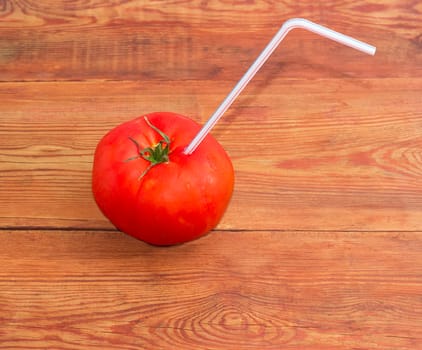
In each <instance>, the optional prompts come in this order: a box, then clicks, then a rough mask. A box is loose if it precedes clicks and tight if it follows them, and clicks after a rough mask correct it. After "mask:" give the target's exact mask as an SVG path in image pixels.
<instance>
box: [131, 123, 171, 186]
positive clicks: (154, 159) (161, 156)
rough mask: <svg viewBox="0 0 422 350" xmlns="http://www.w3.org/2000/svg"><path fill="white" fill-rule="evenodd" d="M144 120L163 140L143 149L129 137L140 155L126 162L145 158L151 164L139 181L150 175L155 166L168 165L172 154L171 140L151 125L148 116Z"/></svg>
mask: <svg viewBox="0 0 422 350" xmlns="http://www.w3.org/2000/svg"><path fill="white" fill-rule="evenodd" d="M144 119H145V122H146V123H147V124H148V126H149V127H150V128H151V129H153V130H154V131H155V132H157V133H158V134H159V135H160V136H161V137H162V138H163V139H162V140H160V141H159V142H158V143H157V144H155V145H153V146H150V147H145V148H143V149H141V146H140V145H139V143H138V141H136V140H135V139H134V138H132V137H130V136H129V140H130V141H132V142H133V143H134V145H135V146H136V150H137V153H138V155H137V156H135V157H131V158H129V159H127V160H126V162H129V161H132V160H135V159H139V158H143V159H145V160H147V161H149V162H150V164H149V166H148V167H147V168H146V169H145V170H144V171H143V172H142V174H141V175H140V176H139V178H138V180H140V179H142V178H143V177H144V176H145V175H146V174H147V173H148V171H150V170H151V168H152V167H153V166H155V165H157V164H161V163H168V162H169V153H170V142H171V141H170V138H169V137H168V136H167V135H166V134H165V133H164V132H163V131H161V130H160V129H158V128H157V127H156V126H155V125H153V124H151V122H150V121H149V119H148V118H147V116H144Z"/></svg>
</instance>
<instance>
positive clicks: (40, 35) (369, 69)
mask: <svg viewBox="0 0 422 350" xmlns="http://www.w3.org/2000/svg"><path fill="white" fill-rule="evenodd" d="M0 15H1V22H0V30H1V32H2V38H1V39H0V64H1V67H2V69H1V72H0V80H1V81H11V80H14V81H21V80H38V81H46V80H81V79H117V80H150V79H155V80H164V81H168V80H210V79H218V80H220V81H221V80H233V79H235V80H237V79H238V78H240V76H241V75H242V74H243V72H244V70H245V69H246V68H247V67H248V66H249V65H250V63H251V62H252V61H253V59H254V58H255V57H256V56H257V55H258V53H259V52H260V50H261V49H262V48H263V47H264V46H265V45H266V44H267V43H268V41H269V40H270V38H271V37H272V36H273V34H275V32H276V31H277V30H278V28H279V27H280V26H281V24H282V23H283V22H284V21H285V20H287V19H288V18H290V17H296V16H298V15H300V16H302V17H305V18H309V19H311V20H314V21H316V22H320V23H321V24H324V25H327V26H330V27H333V29H336V30H338V31H342V32H345V33H346V34H349V35H351V36H355V37H357V38H359V39H361V40H366V41H368V42H371V43H373V44H374V45H376V46H377V47H378V50H379V54H378V55H377V58H376V59H374V60H364V59H362V54H361V53H358V52H356V51H354V50H351V49H349V48H345V47H342V46H340V45H338V44H336V43H333V42H329V41H328V40H326V39H322V38H318V37H316V36H315V35H314V34H309V33H306V32H304V31H294V32H292V33H291V34H289V37H288V38H287V39H286V41H285V42H283V48H282V49H280V51H278V52H277V53H276V54H275V55H274V57H273V58H272V59H271V62H270V63H269V65H271V66H272V67H273V68H274V69H277V70H278V71H279V72H281V73H282V74H283V75H284V76H285V77H308V78H309V77H325V76H327V74H333V75H337V76H342V75H352V76H360V77H362V78H366V77H374V76H378V77H392V76H394V77H400V76H403V75H406V76H414V75H415V73H416V72H417V75H419V76H420V73H421V65H420V64H419V62H420V61H421V59H422V55H421V45H420V32H421V22H420V17H421V9H420V6H416V5H415V4H414V2H413V1H411V0H404V1H394V2H389V3H388V4H368V3H367V1H364V0H360V1H354V2H353V3H350V2H349V1H336V4H335V5H330V4H324V6H314V4H313V2H311V1H307V2H300V3H297V2H294V1H283V2H280V1H265V2H262V1H261V2H256V3H254V4H251V3H248V2H245V3H243V2H238V3H236V4H233V3H232V2H222V1H217V2H209V1H206V2H203V1H196V0H195V1H194V0H191V1H181V2H180V1H178V2H173V3H172V2H166V3H161V2H160V3H159V4H158V3H154V2H151V3H150V2H134V1H115V2H111V3H110V2H104V1H103V2H101V1H85V2H73V3H72V5H68V4H65V5H63V4H62V3H57V4H50V3H48V5H47V4H42V3H36V4H35V3H34V2H27V1H26V2H24V1H22V2H17V3H12V2H7V3H5V4H4V6H3V8H2V10H1V12H0ZM403 23H405V25H403ZM334 55H335V56H336V57H337V58H336V59H333V56H334Z"/></svg>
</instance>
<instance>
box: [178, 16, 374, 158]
mask: <svg viewBox="0 0 422 350" xmlns="http://www.w3.org/2000/svg"><path fill="white" fill-rule="evenodd" d="M295 28H302V29H306V30H309V31H311V32H313V33H316V34H319V35H321V36H323V37H326V38H328V39H331V40H334V41H337V42H338V43H340V44H343V45H346V46H349V47H351V48H354V49H356V50H359V51H362V52H364V53H366V54H368V55H374V54H375V51H376V48H375V47H374V46H372V45H369V44H366V43H364V42H362V41H359V40H356V39H354V38H352V37H350V36H347V35H344V34H341V33H339V32H336V31H334V30H332V29H329V28H327V27H324V26H321V25H319V24H317V23H314V22H311V21H308V20H306V19H304V18H291V19H289V20H287V21H286V22H284V24H283V25H282V26H281V28H280V30H279V31H278V32H277V33H276V34H275V35H274V37H273V38H272V39H271V41H270V42H269V44H268V45H267V46H266V47H265V49H264V50H263V51H262V52H261V54H260V55H259V56H258V58H257V59H256V60H255V62H254V63H253V64H252V65H251V66H250V68H249V69H248V71H247V72H246V73H245V75H244V76H243V77H242V78H241V79H240V80H239V82H238V83H237V84H236V86H235V87H234V88H233V90H232V91H231V92H230V93H229V94H228V95H227V97H226V98H225V100H224V101H223V102H222V103H221V105H220V106H219V107H218V108H217V109H216V111H215V112H214V114H213V115H212V116H211V117H210V118H209V119H208V121H207V122H206V123H205V124H204V126H203V127H202V129H201V130H200V131H199V132H198V134H197V135H196V136H195V137H194V138H193V139H192V141H191V142H190V144H189V145H188V146H187V147H186V148H185V150H184V151H183V153H184V154H186V155H189V154H192V153H193V152H194V151H195V150H196V148H197V147H198V146H199V144H200V143H201V142H202V141H203V139H204V138H205V136H207V134H208V133H209V132H210V130H211V129H212V128H213V127H214V125H215V124H216V123H217V122H218V120H219V119H220V118H221V116H222V115H223V114H224V113H225V112H226V111H227V109H228V108H229V107H230V106H231V104H232V103H233V102H234V100H235V99H236V98H237V97H238V96H239V94H240V93H241V92H242V90H243V89H244V88H245V86H246V85H247V84H248V83H249V81H250V80H251V79H252V78H253V77H254V75H255V74H256V73H257V72H258V70H259V69H260V68H261V67H262V65H263V64H264V63H265V61H267V59H268V58H269V57H270V55H271V54H272V53H273V52H274V50H275V49H276V48H277V46H278V45H279V44H280V43H281V41H282V40H283V39H284V38H285V36H286V35H287V33H288V32H290V31H291V30H292V29H295Z"/></svg>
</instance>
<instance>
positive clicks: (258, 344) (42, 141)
mask: <svg viewBox="0 0 422 350" xmlns="http://www.w3.org/2000/svg"><path fill="white" fill-rule="evenodd" d="M291 17H304V18H308V19H310V20H313V21H315V22H318V23H321V24H323V25H326V26H328V27H331V28H333V29H335V30H338V31H340V32H343V33H345V34H348V35H351V36H354V37H356V38H358V39H361V40H364V41H366V42H369V43H370V44H373V45H375V46H377V49H378V51H377V54H376V55H375V56H374V57H371V56H367V55H364V54H362V53H360V52H357V51H355V50H352V49H350V48H347V47H344V46H341V45H339V44H336V43H334V42H331V41H328V40H326V39H324V38H321V37H318V36H316V35H315V34H311V33H309V32H306V31H304V30H295V31H293V32H291V33H290V34H289V35H288V37H287V38H286V39H285V41H284V42H283V44H282V45H281V47H280V48H279V49H278V50H277V51H276V52H275V53H274V54H273V56H271V58H270V60H269V61H268V62H267V64H265V66H264V67H263V69H262V70H261V71H260V72H259V73H258V75H257V76H256V77H255V79H254V80H253V81H252V82H251V83H250V84H249V85H248V87H247V88H246V90H245V91H244V92H243V93H242V95H241V96H240V97H239V98H238V99H237V100H236V102H235V104H234V105H233V106H232V107H231V108H230V110H229V111H228V112H227V113H226V114H225V116H224V118H223V119H222V120H221V122H219V124H218V125H217V127H216V128H215V129H214V130H213V135H214V136H215V137H216V138H217V139H218V140H219V141H220V142H221V144H222V145H223V146H224V147H225V149H226V150H227V152H228V153H229V154H230V156H231V158H232V160H233V164H234V167H235V170H236V186H235V192H234V195H233V198H232V201H231V203H230V207H229V209H228V210H227V212H226V214H225V216H224V218H223V220H222V221H221V223H220V225H219V226H218V227H217V229H216V230H215V231H214V232H212V233H211V234H209V235H207V236H206V237H204V238H201V239H199V240H196V241H194V242H191V243H188V244H184V245H180V246H175V247H170V248H156V247H153V246H149V245H147V244H145V243H143V242H141V241H137V240H135V239H133V238H131V237H129V236H126V235H125V234H123V233H120V232H118V231H116V230H115V229H114V228H113V226H112V225H111V224H110V223H109V222H108V221H107V220H106V219H105V218H104V217H103V216H102V215H101V213H100V211H99V210H98V209H97V207H96V205H95V203H94V200H93V197H92V194H91V188H90V181H91V167H92V157H93V151H94V149H95V146H96V144H97V142H98V140H99V139H100V138H101V136H102V135H104V134H105V133H106V132H107V131H108V130H109V129H111V128H112V127H114V126H115V125H118V124H120V123H121V122H123V121H126V120H130V119H132V118H134V117H136V116H138V115H141V114H144V113H148V112H152V111H161V110H165V111H173V112H178V113H181V114H185V115H188V116H190V117H191V118H193V119H195V120H197V121H198V122H200V123H203V122H205V121H206V120H207V118H208V117H209V116H210V115H211V114H212V112H213V111H214V109H215V108H216V107H217V106H218V105H219V104H220V102H221V101H222V100H223V98H224V97H225V96H226V95H227V93H228V92H229V91H230V90H231V88H232V87H233V86H234V84H235V83H236V82H237V80H238V79H239V78H240V77H241V76H242V75H243V73H244V72H245V71H246V69H247V68H248V67H249V65H250V64H251V63H252V62H253V60H254V59H255V58H256V56H257V55H258V54H259V53H260V51H261V50H262V49H263V47H264V46H265V45H266V44H267V42H268V41H269V40H270V39H271V37H272V36H273V34H274V33H275V32H276V31H277V30H278V28H279V27H280V25H281V24H282V23H283V22H284V21H285V20H287V19H288V18H291ZM421 18H422V4H421V3H420V2H414V1H410V0H403V1H385V2H384V3H382V2H368V1H352V2H347V1H339V2H315V1H301V2H296V1H293V0H292V1H290V0H289V1H250V2H247V1H245V2H241V1H184V2H176V1H175V2H173V1H58V2H54V1H49V2H43V1H39V2H37V1H16V0H3V1H0V31H1V35H0V66H1V70H0V230H1V232H0V348H1V349H28V350H30V349H66V350H67V349H72V350H73V349H83V350H87V349H154V350H155V349H260V350H266V349H295V350H300V349H307V350H315V349H332V350H334V349H336V350H338V349H385V350H386V349H394V350H396V349H409V350H410V349H412V350H416V349H422V335H421V334H422V332H421V329H422V98H421V95H422V22H421Z"/></svg>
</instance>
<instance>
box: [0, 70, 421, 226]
mask: <svg viewBox="0 0 422 350" xmlns="http://www.w3.org/2000/svg"><path fill="white" fill-rule="evenodd" d="M222 90H224V87H221V84H220V83H219V82H206V83H199V82H191V83H190V84H185V83H183V82H169V83H167V84H166V87H165V88H164V87H163V84H162V83H160V82H153V83H150V84H149V86H148V90H147V91H145V89H144V88H143V83H140V82H97V81H90V82H74V83H69V82H68V83H65V84H62V83H56V82H45V83H35V82H33V83H3V84H1V85H0V95H1V96H2V97H3V98H2V118H4V119H3V120H4V121H5V122H4V123H1V124H0V149H1V152H0V164H1V167H2V171H1V173H0V177H1V182H0V189H1V190H0V217H1V218H2V221H3V225H4V226H6V227H15V226H19V227H67V228H72V227H73V228H75V227H77V228H97V229H108V228H111V226H110V225H109V224H108V222H107V220H105V219H104V218H103V217H102V215H101V214H100V213H99V211H98V209H97V208H96V206H95V203H94V201H93V198H92V194H91V187H90V171H91V166H92V156H93V151H94V149H95V146H96V143H97V142H98V140H99V139H100V138H101V137H102V136H103V135H104V134H105V133H106V132H107V131H108V130H109V129H111V128H112V127H114V126H115V125H118V124H119V123H121V122H123V121H125V120H129V119H131V118H133V117H135V116H137V115H140V114H141V113H145V112H151V111H155V110H170V111H176V112H179V113H183V114H186V115H188V116H191V117H192V118H194V119H196V120H198V121H199V122H204V121H205V119H206V118H207V116H208V115H210V114H211V113H212V110H213V108H215V106H216V101H219V100H220V97H221V96H219V95H223V92H221V91H222ZM421 90H422V79H421V78H401V79H398V78H392V79H380V80H369V79H359V80H358V79H351V80H348V79H339V78H337V79H334V78H331V79H323V80H320V79H318V80H315V81H314V82H313V84H309V81H306V80H303V79H295V80H287V81H286V80H285V79H284V78H274V79H272V80H271V81H270V82H268V83H267V84H266V85H261V84H260V83H259V82H258V83H257V82H254V83H251V87H250V88H248V89H247V91H246V92H245V93H244V95H242V96H241V97H240V98H239V101H237V102H236V103H235V105H234V106H233V108H232V109H231V110H230V111H229V112H228V113H227V115H226V116H225V117H224V118H223V120H222V121H221V123H220V124H219V125H218V126H217V128H216V129H215V130H214V131H213V133H214V136H215V137H216V138H217V139H218V140H219V141H220V142H221V143H222V144H223V146H224V147H225V148H226V149H227V151H228V152H229V154H230V156H231V157H232V159H233V163H234V167H235V170H236V186H235V193H234V196H233V200H232V202H231V205H230V208H229V210H228V211H227V213H226V216H225V218H224V220H223V221H222V222H221V225H220V228H224V229H248V230H253V229H272V230H275V229H312V230H315V229H319V228H320V227H324V228H325V229H329V230H339V229H340V230H373V229H374V230H401V229H404V230H422V221H421V220H420V218H421V216H422V158H421V145H422V118H421V112H420V111H421V110H422V100H421V99H420V91H421ZM368 95H370V99H368ZM304 96H305V97H304Z"/></svg>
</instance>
